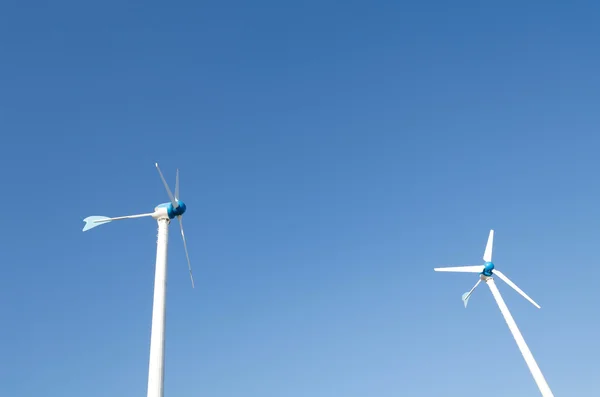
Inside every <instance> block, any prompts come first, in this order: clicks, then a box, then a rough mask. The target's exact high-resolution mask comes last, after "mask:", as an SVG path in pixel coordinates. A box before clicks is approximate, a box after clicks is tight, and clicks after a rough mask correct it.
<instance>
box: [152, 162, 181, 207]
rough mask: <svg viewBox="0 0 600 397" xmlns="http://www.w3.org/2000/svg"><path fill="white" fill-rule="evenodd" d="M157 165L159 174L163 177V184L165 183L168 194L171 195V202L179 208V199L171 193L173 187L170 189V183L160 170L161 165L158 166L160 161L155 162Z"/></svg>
mask: <svg viewBox="0 0 600 397" xmlns="http://www.w3.org/2000/svg"><path fill="white" fill-rule="evenodd" d="M155 165H156V169H157V170H158V174H159V175H160V179H162V182H163V185H165V189H167V194H168V195H169V199H171V204H173V208H177V207H178V206H179V204H177V201H175V197H173V193H171V189H169V185H168V184H167V181H166V180H165V177H164V176H163V174H162V172H160V167H159V166H158V163H155Z"/></svg>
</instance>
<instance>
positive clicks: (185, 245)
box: [177, 215, 194, 288]
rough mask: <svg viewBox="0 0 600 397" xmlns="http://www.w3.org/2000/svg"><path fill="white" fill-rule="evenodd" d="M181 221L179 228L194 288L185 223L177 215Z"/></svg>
mask: <svg viewBox="0 0 600 397" xmlns="http://www.w3.org/2000/svg"><path fill="white" fill-rule="evenodd" d="M177 220H178V221H179V229H181V238H182V239H183V248H184V249H185V257H186V259H187V263H188V269H189V270H190V279H191V280H192V288H194V276H192V264H191V263H190V256H189V255H188V249H187V243H186V241H185V234H184V233H183V223H182V222H181V215H179V216H178V217H177Z"/></svg>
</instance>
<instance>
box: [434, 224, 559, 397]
mask: <svg viewBox="0 0 600 397" xmlns="http://www.w3.org/2000/svg"><path fill="white" fill-rule="evenodd" d="M493 244H494V231H493V230H490V235H489V237H488V242H487V245H486V247H485V253H484V254H483V260H484V261H485V264H483V265H479V266H458V267H438V268H435V269H433V270H435V271H436V272H458V273H479V275H480V277H479V280H477V283H476V284H475V286H474V287H473V288H471V290H470V291H469V292H466V293H464V294H463V296H462V299H463V302H464V304H465V308H466V307H467V303H468V302H469V298H470V297H471V294H472V293H473V291H474V290H475V288H477V286H478V285H479V283H480V282H481V281H485V283H486V284H487V285H488V287H490V290H491V291H492V295H493V296H494V299H495V300H496V303H497V304H498V307H499V308H500V311H501V312H502V315H503V316H504V320H506V324H508V328H509V329H510V332H512V335H513V337H514V338H515V341H516V342H517V346H519V350H521V354H522V355H523V358H524V359H525V362H526V363H527V366H528V367H529V370H530V371H531V374H532V375H533V379H534V380H535V383H536V384H537V386H538V388H539V389H540V392H541V393H542V396H543V397H554V394H552V391H551V390H550V386H548V383H547V382H546V379H545V378H544V375H543V374H542V371H541V370H540V367H538V365H537V363H536V362H535V359H534V358H533V354H531V350H529V347H528V346H527V344H526V343H525V339H524V338H523V335H521V331H519V328H518V327H517V324H516V323H515V320H514V319H513V317H512V315H511V314H510V311H509V310H508V307H507V306H506V303H504V299H502V295H500V291H499V290H498V287H496V284H495V283H494V277H493V276H494V275H496V276H498V277H499V278H500V279H501V280H503V281H504V282H505V283H506V284H508V285H510V286H511V287H512V288H513V289H514V290H515V291H517V292H518V293H519V294H521V296H523V297H524V298H525V299H527V300H528V301H529V302H531V303H532V304H533V305H534V306H535V307H537V308H538V309H540V306H539V305H538V304H537V303H535V302H534V301H533V299H531V298H530V297H529V296H527V294H526V293H525V292H523V291H522V290H521V289H520V288H519V287H517V286H516V285H515V283H513V282H512V281H510V279H509V278H508V277H506V276H505V275H504V274H502V272H500V271H499V270H494V268H495V267H494V264H493V263H492V246H493Z"/></svg>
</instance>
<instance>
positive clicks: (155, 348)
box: [148, 218, 169, 397]
mask: <svg viewBox="0 0 600 397" xmlns="http://www.w3.org/2000/svg"><path fill="white" fill-rule="evenodd" d="M168 241H169V219H168V218H160V219H158V239H157V241H156V270H155V275H154V304H153V307H152V330H151V331H150V363H149V367H148V397H163V388H164V375H165V308H166V305H165V298H166V293H167V244H168Z"/></svg>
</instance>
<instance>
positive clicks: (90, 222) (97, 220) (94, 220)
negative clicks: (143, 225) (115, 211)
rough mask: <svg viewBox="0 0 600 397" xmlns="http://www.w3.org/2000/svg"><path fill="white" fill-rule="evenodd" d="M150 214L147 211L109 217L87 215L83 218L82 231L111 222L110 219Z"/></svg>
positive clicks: (118, 219) (115, 219)
mask: <svg viewBox="0 0 600 397" xmlns="http://www.w3.org/2000/svg"><path fill="white" fill-rule="evenodd" d="M152 215H153V214H152V213H148V214H139V215H127V216H118V217H115V218H109V217H107V216H98V215H93V216H88V217H87V218H85V219H84V220H83V221H84V222H85V226H83V231H84V232H85V231H87V230H90V229H93V228H95V227H96V226H100V225H104V224H106V223H109V222H112V221H120V220H122V219H133V218H142V217H144V216H152Z"/></svg>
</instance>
